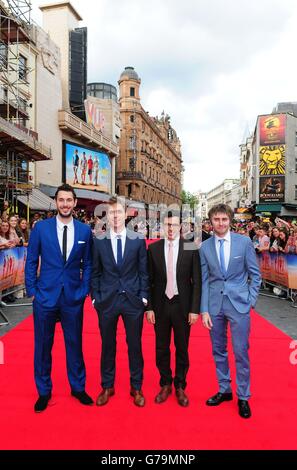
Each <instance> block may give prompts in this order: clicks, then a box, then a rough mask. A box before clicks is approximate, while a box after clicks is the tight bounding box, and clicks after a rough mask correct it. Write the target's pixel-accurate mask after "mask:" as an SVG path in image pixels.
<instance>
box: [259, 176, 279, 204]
mask: <svg viewBox="0 0 297 470" xmlns="http://www.w3.org/2000/svg"><path fill="white" fill-rule="evenodd" d="M259 181H260V191H259V201H260V202H284V200H285V177H284V176H260V178H259Z"/></svg>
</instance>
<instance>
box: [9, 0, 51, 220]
mask: <svg viewBox="0 0 297 470" xmlns="http://www.w3.org/2000/svg"><path fill="white" fill-rule="evenodd" d="M30 8H31V5H30V2H29V1H26V0H24V1H23V2H18V3H16V2H11V1H6V3H5V4H4V3H2V2H1V3H0V144H1V146H0V199H2V200H4V199H7V200H8V201H9V202H10V204H11V206H12V207H13V210H14V211H15V212H18V200H19V198H20V197H22V196H26V195H28V194H30V193H31V191H32V188H33V183H34V175H32V173H30V170H31V169H32V162H37V161H42V162H43V164H46V163H47V162H51V159H52V149H51V141H50V140H46V139H43V136H42V135H41V134H39V132H38V123H37V98H36V63H37V57H38V54H39V52H38V47H37V37H36V28H35V27H34V26H33V25H32V24H31V21H30Z"/></svg>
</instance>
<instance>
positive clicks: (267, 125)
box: [260, 114, 286, 145]
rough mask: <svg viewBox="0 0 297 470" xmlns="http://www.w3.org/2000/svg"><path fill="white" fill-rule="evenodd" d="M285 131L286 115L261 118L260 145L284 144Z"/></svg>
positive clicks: (270, 115) (271, 115)
mask: <svg viewBox="0 0 297 470" xmlns="http://www.w3.org/2000/svg"><path fill="white" fill-rule="evenodd" d="M285 130H286V115H285V114H269V115H268V116H260V145H273V144H284V143H285V140H286V136H285Z"/></svg>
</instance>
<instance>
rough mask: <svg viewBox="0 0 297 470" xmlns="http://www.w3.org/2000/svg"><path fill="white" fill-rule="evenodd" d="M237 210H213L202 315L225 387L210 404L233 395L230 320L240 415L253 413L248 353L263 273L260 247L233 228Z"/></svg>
mask: <svg viewBox="0 0 297 470" xmlns="http://www.w3.org/2000/svg"><path fill="white" fill-rule="evenodd" d="M232 218H233V212H232V209H231V208H230V207H229V206H227V205H226V204H218V205H217V206H214V207H212V208H211V209H210V211H209V219H210V221H211V224H212V227H213V232H214V236H213V237H212V238H209V239H208V240H206V241H205V242H203V243H202V246H201V248H200V257H201V269H202V298H201V309H200V311H201V315H202V323H203V325H204V326H205V327H206V328H208V329H209V330H210V336H211V342H212V351H213V356H214V360H215V364H216V373H217V378H218V382H219V392H218V393H217V394H215V395H214V396H212V397H211V398H209V399H208V400H207V402H206V404H207V405H208V406H217V405H219V404H220V403H222V402H223V401H229V400H232V390H231V386H230V383H231V379H230V369H229V363H228V353H227V325H228V323H229V324H230V329H231V337H232V345H233V352H234V356H235V362H236V384H237V397H238V408H239V415H240V416H241V417H243V418H249V417H250V416H251V410H250V406H249V403H248V400H249V398H250V363H249V356H248V349H249V333H250V309H251V307H254V306H255V303H256V300H257V295H258V291H259V287H260V284H261V276H260V271H259V266H258V262H257V257H256V253H255V249H254V247H253V244H252V242H251V240H250V238H249V237H245V236H243V235H239V234H237V233H231V232H230V223H231V221H232Z"/></svg>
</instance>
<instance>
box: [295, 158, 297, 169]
mask: <svg viewBox="0 0 297 470" xmlns="http://www.w3.org/2000/svg"><path fill="white" fill-rule="evenodd" d="M295 173H297V158H295Z"/></svg>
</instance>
